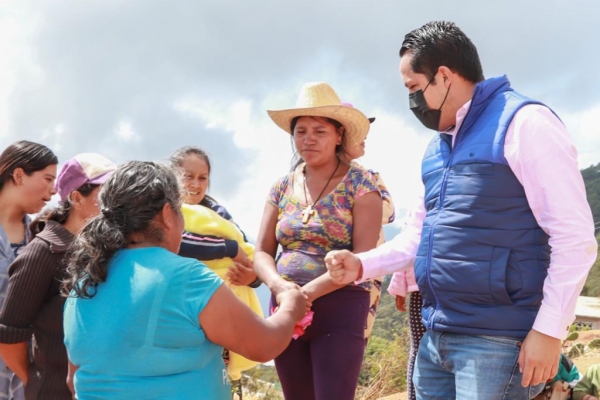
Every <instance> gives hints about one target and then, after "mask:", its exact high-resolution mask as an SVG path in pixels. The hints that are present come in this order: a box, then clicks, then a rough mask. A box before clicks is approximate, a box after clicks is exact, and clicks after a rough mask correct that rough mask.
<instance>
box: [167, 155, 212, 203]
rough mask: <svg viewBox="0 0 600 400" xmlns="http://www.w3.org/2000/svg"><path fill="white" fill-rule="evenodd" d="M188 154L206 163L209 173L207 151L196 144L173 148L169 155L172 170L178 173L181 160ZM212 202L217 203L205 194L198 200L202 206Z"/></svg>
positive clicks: (209, 166)
mask: <svg viewBox="0 0 600 400" xmlns="http://www.w3.org/2000/svg"><path fill="white" fill-rule="evenodd" d="M188 156H197V157H200V158H201V159H203V160H204V162H205V163H206V165H208V174H209V175H210V172H211V169H212V167H211V165H210V158H209V157H208V153H207V152H206V151H204V150H203V149H201V148H200V147H196V146H184V147H182V148H180V149H177V150H175V153H173V154H172V155H171V157H169V163H170V164H171V168H173V170H174V171H176V172H177V173H179V172H180V171H181V166H182V164H183V161H184V160H185V159H186V157H188ZM212 204H218V202H217V201H216V200H215V199H214V198H213V197H211V196H209V195H207V194H205V195H204V198H203V199H202V201H200V205H202V206H204V207H208V208H211V206H212Z"/></svg>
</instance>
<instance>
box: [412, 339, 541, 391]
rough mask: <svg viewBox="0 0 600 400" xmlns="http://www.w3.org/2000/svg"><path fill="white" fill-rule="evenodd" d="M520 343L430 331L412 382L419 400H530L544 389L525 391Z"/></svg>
mask: <svg viewBox="0 0 600 400" xmlns="http://www.w3.org/2000/svg"><path fill="white" fill-rule="evenodd" d="M520 343H521V341H520V340H518V339H514V338H509V337H503V336H475V335H462V334H456V333H443V332H433V331H427V333H425V336H423V339H422V340H421V344H420V345H419V352H418V354H417V362H416V365H415V371H414V375H413V382H414V385H415V391H416V394H417V399H418V400H441V399H444V400H450V399H452V400H454V399H458V400H470V399H472V400H521V399H522V400H529V399H531V398H533V397H535V396H536V395H537V394H539V393H540V392H541V391H542V389H543V388H544V384H543V383H542V384H540V385H537V386H530V387H523V386H521V375H522V374H521V373H520V372H519V364H518V363H517V360H518V357H519V350H520V349H521V347H520Z"/></svg>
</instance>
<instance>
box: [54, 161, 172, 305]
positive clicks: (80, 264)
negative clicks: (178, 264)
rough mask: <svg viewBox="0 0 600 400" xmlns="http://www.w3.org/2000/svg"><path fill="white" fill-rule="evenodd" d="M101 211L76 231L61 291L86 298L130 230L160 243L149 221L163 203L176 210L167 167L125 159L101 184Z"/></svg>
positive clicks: (126, 240) (127, 240) (156, 229)
mask: <svg viewBox="0 0 600 400" xmlns="http://www.w3.org/2000/svg"><path fill="white" fill-rule="evenodd" d="M98 199H99V203H100V209H101V212H100V214H99V215H98V216H96V217H95V218H94V219H92V220H91V221H90V222H89V223H88V224H87V225H86V226H85V227H84V228H83V229H82V231H81V232H80V233H79V235H78V236H77V238H76V239H75V241H74V243H73V245H72V247H71V250H70V257H69V262H68V266H67V274H68V278H67V280H66V281H65V282H64V285H63V292H64V293H65V294H67V295H68V294H69V293H70V292H71V291H72V292H73V294H74V296H75V297H82V298H91V297H93V296H94V294H95V288H96V287H97V286H98V284H99V283H101V282H104V281H106V276H107V273H108V263H109V261H110V260H111V259H112V257H113V256H114V255H115V253H116V251H117V250H119V249H122V248H125V247H126V246H127V245H128V244H132V243H134V242H133V241H132V239H131V236H132V234H141V235H143V236H144V238H145V239H147V240H154V241H158V242H161V241H162V240H163V239H164V237H163V230H162V227H161V226H160V225H159V224H157V223H156V222H155V220H154V217H156V215H157V214H159V213H160V212H161V211H162V209H163V206H164V205H165V204H170V205H171V207H172V208H173V210H174V211H175V212H177V213H179V212H180V207H181V195H180V189H179V183H178V181H177V178H176V177H175V174H174V173H173V171H171V169H169V168H168V167H166V166H163V165H161V164H158V163H154V162H144V161H130V162H128V163H126V164H124V165H122V166H120V167H119V168H117V170H116V171H115V172H114V173H113V174H112V175H111V177H110V178H109V179H108V180H107V181H106V182H105V183H104V184H103V185H102V188H101V189H100V193H99V194H98Z"/></svg>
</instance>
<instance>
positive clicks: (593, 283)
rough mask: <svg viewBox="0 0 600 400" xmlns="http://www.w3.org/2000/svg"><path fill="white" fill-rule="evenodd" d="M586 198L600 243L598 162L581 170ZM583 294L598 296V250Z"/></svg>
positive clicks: (599, 264)
mask: <svg viewBox="0 0 600 400" xmlns="http://www.w3.org/2000/svg"><path fill="white" fill-rule="evenodd" d="M581 175H582V176H583V182H584V183H585V190H586V193H587V199H588V202H589V203H590V208H591V209H592V215H593V217H594V223H595V224H596V228H597V230H596V240H597V241H598V242H599V243H600V163H598V164H596V165H592V166H591V167H589V168H586V169H584V170H582V171H581ZM581 294H582V295H583V296H591V297H600V251H599V253H598V258H596V262H595V263H594V265H593V266H592V269H591V270H590V273H589V275H588V278H587V280H586V282H585V286H584V287H583V291H582V292H581Z"/></svg>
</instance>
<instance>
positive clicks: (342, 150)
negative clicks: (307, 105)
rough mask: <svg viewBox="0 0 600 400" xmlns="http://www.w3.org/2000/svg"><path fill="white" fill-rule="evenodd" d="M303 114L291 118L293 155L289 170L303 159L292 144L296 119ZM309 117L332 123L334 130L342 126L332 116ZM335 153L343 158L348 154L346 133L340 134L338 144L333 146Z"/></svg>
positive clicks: (293, 168) (294, 167)
mask: <svg viewBox="0 0 600 400" xmlns="http://www.w3.org/2000/svg"><path fill="white" fill-rule="evenodd" d="M302 117H303V115H300V116H298V117H295V118H294V119H292V122H291V124H290V125H291V126H290V128H291V130H290V131H291V132H292V135H291V138H290V140H291V143H292V149H293V150H294V155H293V156H292V169H291V171H293V170H295V169H296V167H297V166H298V165H300V164H302V163H303V162H304V160H303V159H302V157H300V154H299V153H298V150H296V147H295V146H294V129H295V128H296V124H297V123H298V120H299V119H300V118H302ZM310 118H321V119H323V120H325V121H327V122H329V123H330V124H332V125H333V126H334V127H335V129H336V131H339V130H340V128H341V127H343V125H342V124H341V123H340V122H338V121H336V120H335V119H332V118H327V117H313V116H311V117H310ZM335 154H337V156H338V157H341V158H344V156H346V155H347V154H348V152H347V151H346V135H345V134H344V135H342V142H341V143H340V144H338V145H337V146H335Z"/></svg>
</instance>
